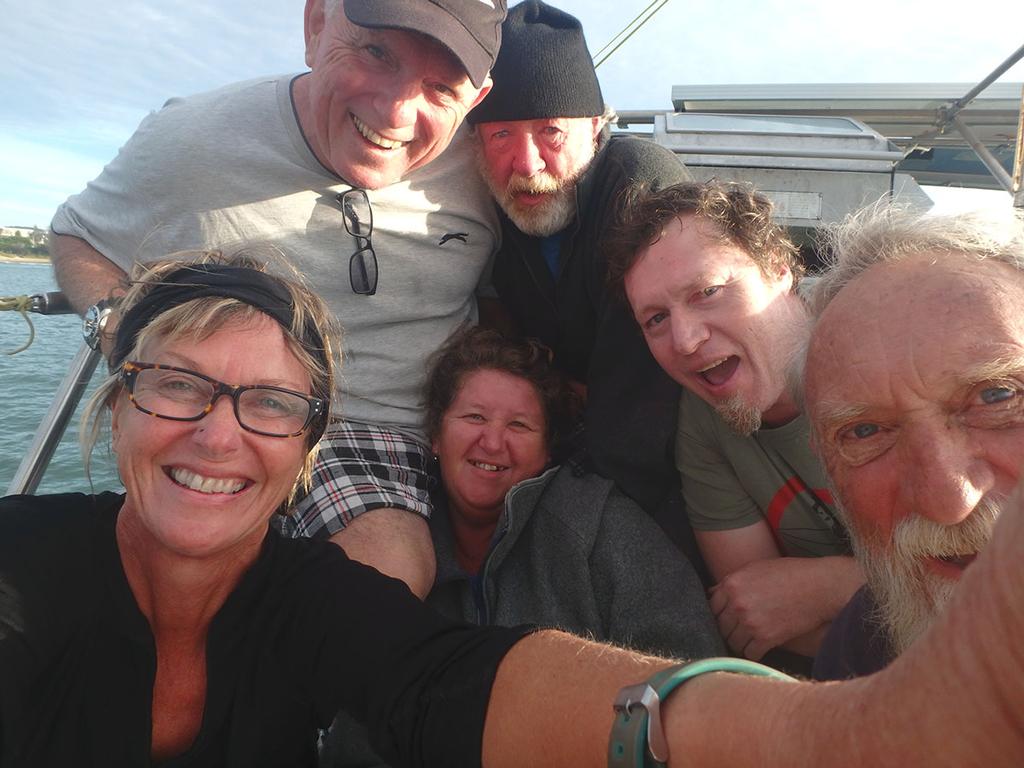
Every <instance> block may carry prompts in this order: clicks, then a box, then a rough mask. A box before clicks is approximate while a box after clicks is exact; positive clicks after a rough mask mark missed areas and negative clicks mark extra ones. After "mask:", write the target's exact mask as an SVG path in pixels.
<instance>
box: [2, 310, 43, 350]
mask: <svg viewBox="0 0 1024 768" xmlns="http://www.w3.org/2000/svg"><path fill="white" fill-rule="evenodd" d="M30 309H32V297H31V296H0V312H2V311H3V310H14V311H15V312H20V313H21V316H22V317H23V318H25V322H26V323H28V341H26V342H25V343H24V344H22V345H21V346H20V347H18V348H17V349H13V350H11V351H10V352H4V354H5V355H16V354H18V353H19V352H24V351H25V350H26V349H28V348H29V347H31V346H32V342H33V341H35V340H36V328H35V326H34V325H32V318H30V317H29V316H28V312H29V310H30Z"/></svg>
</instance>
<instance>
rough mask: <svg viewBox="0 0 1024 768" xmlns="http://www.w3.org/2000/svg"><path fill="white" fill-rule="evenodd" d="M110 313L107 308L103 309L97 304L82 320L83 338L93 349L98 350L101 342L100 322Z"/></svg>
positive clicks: (88, 310) (90, 308)
mask: <svg viewBox="0 0 1024 768" xmlns="http://www.w3.org/2000/svg"><path fill="white" fill-rule="evenodd" d="M108 312H109V310H108V309H107V308H106V307H102V308H101V307H100V306H99V305H97V304H93V305H92V306H91V307H89V308H88V309H87V310H85V316H84V317H83V318H82V336H83V338H84V339H85V341H86V343H88V344H89V346H90V347H92V348H93V349H96V347H97V346H98V342H99V335H100V320H102V319H103V317H104V316H105V315H106V314H107V313H108Z"/></svg>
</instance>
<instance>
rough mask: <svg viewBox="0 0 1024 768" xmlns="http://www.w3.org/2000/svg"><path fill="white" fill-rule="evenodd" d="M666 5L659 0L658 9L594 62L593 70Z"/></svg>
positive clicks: (665, 1)
mask: <svg viewBox="0 0 1024 768" xmlns="http://www.w3.org/2000/svg"><path fill="white" fill-rule="evenodd" d="M657 1H658V0H655V2H657ZM667 4H668V0H661V3H660V4H659V5H658V7H657V8H655V9H654V10H653V11H651V12H650V13H649V14H648V15H647V18H645V19H644V20H643V21H641V22H640V23H639V24H637V25H636V26H635V27H634V28H633V30H632V31H631V32H630V33H629V34H628V35H626V36H625V37H624V38H622V40H620V41H619V42H618V43H617V44H616V45H615V47H614V48H612V49H611V50H610V51H608V53H606V54H605V55H604V56H602V57H601V59H600V61H595V62H594V69H597V68H598V67H600V66H601V65H602V64H604V63H605V62H606V61H608V59H609V58H610V57H611V55H612V54H613V53H615V52H616V51H617V50H619V48H621V47H622V44H623V43H625V42H626V41H627V40H629V38H631V37H632V36H633V35H634V34H636V32H638V31H639V30H640V28H641V27H642V26H643V25H644V24H646V23H647V22H648V21H650V20H651V19H652V18H653V17H654V14H656V13H657V12H658V11H660V10H661V9H662V8H664V7H665V6H666V5H667Z"/></svg>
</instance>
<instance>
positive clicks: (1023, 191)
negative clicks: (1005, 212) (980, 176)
mask: <svg viewBox="0 0 1024 768" xmlns="http://www.w3.org/2000/svg"><path fill="white" fill-rule="evenodd" d="M1022 165H1024V91H1021V95H1020V113H1019V114H1018V116H1017V147H1016V150H1015V151H1014V160H1013V189H1014V194H1013V205H1014V207H1015V208H1024V179H1022V178H1021V176H1022V175H1024V174H1022V169H1021V167H1022Z"/></svg>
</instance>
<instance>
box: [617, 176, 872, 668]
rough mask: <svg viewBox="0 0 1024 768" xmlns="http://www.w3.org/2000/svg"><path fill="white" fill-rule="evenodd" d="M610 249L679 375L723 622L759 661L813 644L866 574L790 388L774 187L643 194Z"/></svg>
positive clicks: (787, 268)
mask: <svg viewBox="0 0 1024 768" xmlns="http://www.w3.org/2000/svg"><path fill="white" fill-rule="evenodd" d="M612 251H613V255H612V257H611V260H610V269H611V278H612V280H613V283H615V284H617V285H621V287H622V288H623V289H624V291H625V294H626V297H627V298H628V300H629V304H630V306H631V308H632V311H633V315H634V317H635V318H636V321H637V323H639V325H640V327H641V330H642V332H643V335H644V337H645V339H646V340H647V344H648V346H649V347H650V350H651V353H652V354H653V355H654V357H655V359H656V360H657V361H658V363H659V364H660V365H661V367H662V368H664V369H665V371H666V372H667V373H668V374H669V375H670V376H671V377H672V378H673V379H675V380H676V381H677V382H679V383H680V384H682V385H683V387H684V389H685V391H684V393H683V396H682V401H681V403H680V411H679V430H678V434H677V441H676V463H677V466H678V468H679V470H680V473H681V476H682V484H683V496H684V499H685V501H686V508H687V513H688V515H689V518H690V522H691V524H692V526H693V528H694V532H695V534H696V538H697V543H698V545H699V547H700V549H701V553H702V554H703V556H704V559H705V561H706V563H707V565H708V568H709V570H710V572H711V576H712V578H713V579H714V580H715V582H716V584H715V586H714V587H713V588H712V598H711V606H712V609H713V610H714V612H715V614H716V616H717V617H718V622H719V628H720V630H721V632H722V634H723V636H724V637H725V638H726V640H727V642H728V643H729V645H730V646H731V647H732V648H733V649H734V650H735V651H736V652H737V653H741V654H743V655H745V656H748V657H750V658H752V659H758V658H761V657H762V656H763V655H764V654H765V653H766V652H767V651H769V650H770V649H773V648H777V647H782V648H785V649H787V650H790V651H795V652H797V653H799V654H802V655H806V656H813V655H814V653H815V652H816V650H817V647H818V645H819V643H820V641H821V638H822V637H823V636H824V632H825V630H826V629H827V627H828V625H829V622H830V621H831V620H832V618H833V617H834V616H835V615H836V614H837V613H838V612H839V611H840V610H841V609H842V607H843V606H844V605H845V604H846V602H847V600H849V598H850V596H851V595H852V594H853V593H854V592H855V591H856V590H857V588H858V587H859V586H860V585H861V584H862V583H863V576H862V574H861V571H860V569H859V567H858V566H857V564H856V563H855V561H854V559H853V558H852V557H851V556H850V549H849V543H848V538H847V535H846V531H845V529H844V527H843V525H842V523H841V522H840V521H839V518H838V517H837V516H836V515H835V514H834V511H833V509H832V503H831V496H830V494H829V492H828V490H827V485H826V481H825V476H824V473H823V471H822V468H821V465H820V463H819V461H818V459H817V458H816V457H815V456H814V454H813V452H812V451H811V447H810V443H809V439H808V427H807V421H806V419H805V418H804V416H803V414H802V413H801V412H800V409H799V407H798V405H797V403H796V400H795V398H794V396H793V393H792V391H791V388H790V386H789V380H790V371H791V369H792V368H793V363H794V361H795V359H796V357H797V354H796V353H797V350H799V349H800V348H801V346H802V344H803V343H804V342H805V341H806V338H807V335H808V333H809V314H808V310H807V307H806V305H805V303H804V298H803V296H802V291H801V290H800V286H801V276H802V268H801V265H800V262H799V260H798V254H797V249H796V248H795V247H794V245H793V243H792V242H791V241H790V240H789V238H788V237H787V236H786V234H785V233H784V232H783V230H781V229H780V228H779V227H778V226H777V225H775V224H774V223H773V222H772V220H771V203H770V202H769V201H768V200H767V199H766V198H765V197H763V196H761V195H759V194H756V193H755V192H754V191H753V190H752V189H750V188H749V187H747V186H744V185H739V184H726V183H719V182H709V183H705V184H696V183H686V184H677V185H675V186H671V187H667V188H665V189H663V190H660V191H650V190H642V189H641V190H639V191H637V192H635V193H634V195H633V196H632V199H631V200H629V201H628V204H627V205H626V207H625V210H624V213H623V215H622V221H621V226H620V228H619V230H618V232H617V233H616V237H615V242H614V247H613V248H612ZM790 661H792V660H790ZM776 663H778V660H776ZM783 663H785V662H783ZM798 664H799V665H801V666H802V664H803V662H798Z"/></svg>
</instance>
